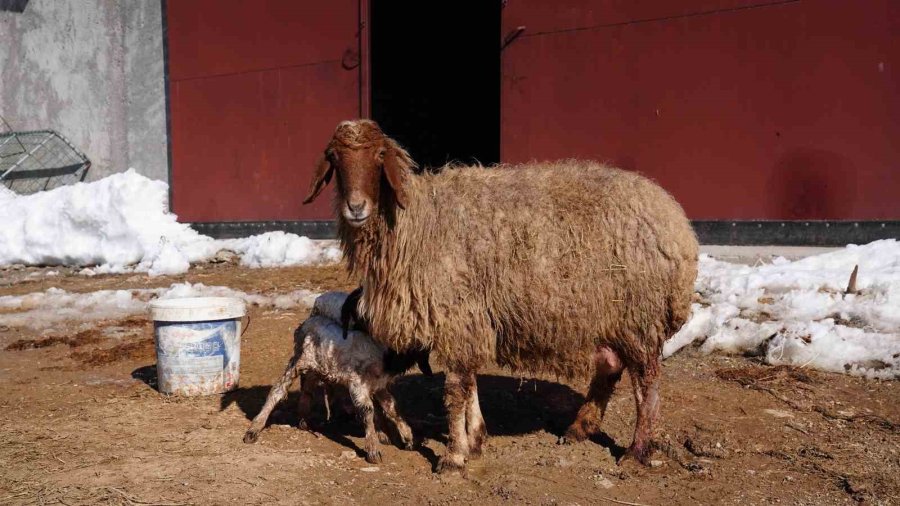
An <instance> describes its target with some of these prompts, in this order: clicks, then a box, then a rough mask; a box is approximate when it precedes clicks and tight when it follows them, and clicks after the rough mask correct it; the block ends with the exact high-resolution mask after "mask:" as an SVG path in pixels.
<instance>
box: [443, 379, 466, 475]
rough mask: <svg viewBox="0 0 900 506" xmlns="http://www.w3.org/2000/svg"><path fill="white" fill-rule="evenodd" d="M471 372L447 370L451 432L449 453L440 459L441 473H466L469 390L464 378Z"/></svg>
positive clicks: (448, 418) (447, 397)
mask: <svg viewBox="0 0 900 506" xmlns="http://www.w3.org/2000/svg"><path fill="white" fill-rule="evenodd" d="M468 374H469V373H468V372H464V373H459V372H447V379H446V382H445V384H444V406H445V407H446V409H447V421H448V424H449V434H448V439H449V441H448V442H447V453H446V454H445V455H444V456H443V457H441V459H440V460H439V461H438V467H437V471H438V472H439V473H452V472H459V473H462V474H464V473H465V466H466V457H467V456H468V455H469V436H468V433H467V432H466V408H467V406H468V403H467V400H468V392H467V390H466V384H465V382H464V380H463V378H465V377H466V376H467V375H468Z"/></svg>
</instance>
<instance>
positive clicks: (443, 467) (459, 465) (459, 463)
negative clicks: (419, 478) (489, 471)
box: [437, 455, 466, 477]
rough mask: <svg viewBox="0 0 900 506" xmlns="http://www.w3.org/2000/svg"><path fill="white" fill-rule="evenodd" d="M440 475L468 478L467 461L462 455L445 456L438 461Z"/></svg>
mask: <svg viewBox="0 0 900 506" xmlns="http://www.w3.org/2000/svg"><path fill="white" fill-rule="evenodd" d="M437 472H438V474H443V475H459V476H462V477H465V476H466V461H465V459H464V458H463V457H462V456H461V455H444V456H443V457H441V459H440V460H438V464H437Z"/></svg>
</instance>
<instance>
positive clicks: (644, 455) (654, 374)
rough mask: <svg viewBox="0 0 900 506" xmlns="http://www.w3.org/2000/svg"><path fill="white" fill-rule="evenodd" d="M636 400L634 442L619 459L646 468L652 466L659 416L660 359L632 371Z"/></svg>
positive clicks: (656, 358)
mask: <svg viewBox="0 0 900 506" xmlns="http://www.w3.org/2000/svg"><path fill="white" fill-rule="evenodd" d="M629 372H630V373H631V378H632V383H633V385H634V398H635V404H636V405H637V420H635V426H634V441H633V442H632V443H631V446H630V447H629V448H628V451H626V452H625V454H624V455H623V456H622V458H621V459H619V464H622V463H623V462H625V461H627V460H629V459H634V460H636V461H638V462H640V463H641V464H643V465H645V466H649V465H650V454H651V453H652V451H653V426H654V424H655V423H656V419H657V417H658V416H659V379H660V375H661V374H660V373H661V365H660V360H659V357H658V356H657V357H654V358H653V359H651V360H650V361H648V363H647V364H646V365H644V366H638V367H636V368H634V369H633V370H632V368H631V367H629Z"/></svg>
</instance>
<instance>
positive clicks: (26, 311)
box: [0, 283, 319, 330]
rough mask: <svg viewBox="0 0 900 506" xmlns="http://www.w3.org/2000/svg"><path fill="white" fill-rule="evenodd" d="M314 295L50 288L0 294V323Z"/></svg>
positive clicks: (299, 301)
mask: <svg viewBox="0 0 900 506" xmlns="http://www.w3.org/2000/svg"><path fill="white" fill-rule="evenodd" d="M318 295H319V294H318V293H315V292H311V291H309V290H295V291H293V292H289V293H281V294H278V293H276V294H259V293H245V292H241V291H238V290H233V289H231V288H228V287H225V286H206V285H204V284H203V283H196V284H191V283H176V284H173V285H171V286H169V287H167V288H142V289H136V290H98V291H96V292H89V293H73V292H67V291H65V290H60V289H59V288H50V289H49V290H47V291H44V292H34V293H29V294H27V295H19V296H9V295H8V296H4V297H0V325H5V326H9V327H29V328H32V329H37V330H43V329H48V328H51V327H53V326H54V325H56V324H57V323H62V322H69V321H77V322H89V321H97V320H117V319H121V318H126V317H128V316H132V315H136V314H146V312H147V311H148V307H149V303H150V301H151V300H154V299H175V298H181V297H236V298H239V299H242V300H243V301H245V302H246V303H247V304H251V305H255V306H260V307H272V308H277V309H291V308H294V307H299V306H303V307H312V305H313V302H315V300H316V297H317V296H318Z"/></svg>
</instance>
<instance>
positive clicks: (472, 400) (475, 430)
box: [465, 373, 487, 458]
mask: <svg viewBox="0 0 900 506" xmlns="http://www.w3.org/2000/svg"><path fill="white" fill-rule="evenodd" d="M465 387H466V391H467V393H468V398H467V399H466V437H468V439H469V457H470V458H477V457H481V451H482V447H483V446H484V441H485V440H486V439H487V430H486V428H485V425H484V417H483V416H481V404H480V403H479V402H478V381H477V376H476V375H475V373H471V375H470V377H468V378H466V382H465Z"/></svg>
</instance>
